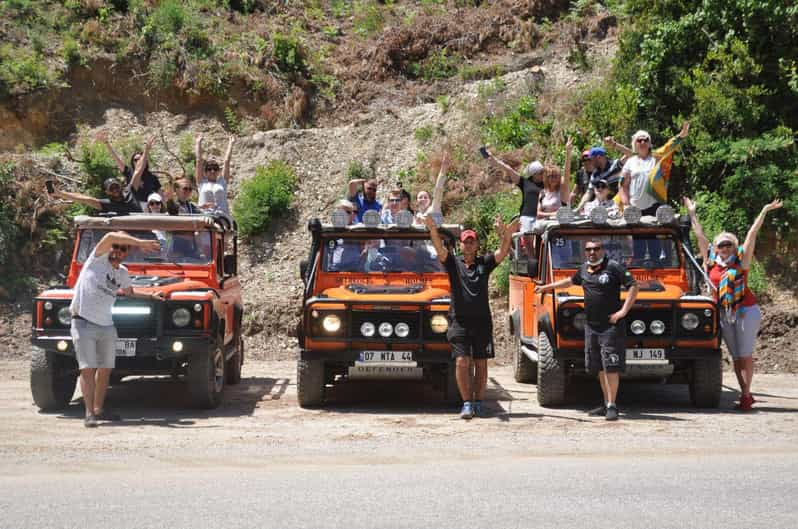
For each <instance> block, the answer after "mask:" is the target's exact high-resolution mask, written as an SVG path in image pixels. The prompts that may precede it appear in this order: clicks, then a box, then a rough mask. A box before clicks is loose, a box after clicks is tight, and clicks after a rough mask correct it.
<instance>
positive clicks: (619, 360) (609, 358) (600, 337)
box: [585, 320, 626, 374]
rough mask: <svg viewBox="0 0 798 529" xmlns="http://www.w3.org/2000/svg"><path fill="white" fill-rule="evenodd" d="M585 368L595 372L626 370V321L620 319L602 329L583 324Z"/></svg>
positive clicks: (589, 371)
mask: <svg viewBox="0 0 798 529" xmlns="http://www.w3.org/2000/svg"><path fill="white" fill-rule="evenodd" d="M585 370H586V371H587V372H588V373H592V374H596V373H598V372H599V371H602V370H604V371H606V372H607V373H623V372H624V371H625V370H626V323H625V322H624V321H623V320H621V321H619V322H618V323H617V324H615V325H610V326H609V327H607V328H606V329H604V330H602V331H597V330H594V329H592V328H591V327H590V325H589V324H585Z"/></svg>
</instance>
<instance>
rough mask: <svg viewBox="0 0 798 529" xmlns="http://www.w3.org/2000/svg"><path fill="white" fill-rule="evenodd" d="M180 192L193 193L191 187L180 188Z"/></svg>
mask: <svg viewBox="0 0 798 529" xmlns="http://www.w3.org/2000/svg"><path fill="white" fill-rule="evenodd" d="M180 190H181V191H194V188H193V187H181V188H180Z"/></svg>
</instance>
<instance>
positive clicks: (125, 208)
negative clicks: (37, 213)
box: [52, 178, 141, 215]
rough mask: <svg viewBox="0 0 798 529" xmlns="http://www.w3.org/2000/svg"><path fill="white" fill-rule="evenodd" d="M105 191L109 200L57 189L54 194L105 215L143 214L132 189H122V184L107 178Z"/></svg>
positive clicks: (56, 196)
mask: <svg viewBox="0 0 798 529" xmlns="http://www.w3.org/2000/svg"><path fill="white" fill-rule="evenodd" d="M103 191H105V194H106V196H107V197H108V198H95V197H92V196H89V195H84V194H83V193H71V192H69V191H62V190H60V189H58V188H56V189H55V190H54V192H53V194H52V195H53V196H54V197H55V198H62V199H65V200H72V201H73V202H77V203H79V204H83V205H84V206H88V207H90V208H92V209H97V210H99V211H101V212H103V213H115V214H117V215H128V214H130V213H141V206H140V205H139V202H138V200H136V198H135V197H134V196H133V193H131V191H130V187H125V188H123V187H122V183H121V182H119V180H117V179H116V178H107V179H106V180H105V182H103Z"/></svg>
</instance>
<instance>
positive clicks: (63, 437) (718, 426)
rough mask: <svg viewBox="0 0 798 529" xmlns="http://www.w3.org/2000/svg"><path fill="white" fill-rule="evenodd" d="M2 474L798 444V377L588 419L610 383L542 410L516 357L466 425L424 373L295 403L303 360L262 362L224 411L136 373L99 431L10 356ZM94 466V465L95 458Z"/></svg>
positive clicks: (649, 396) (626, 404)
mask: <svg viewBox="0 0 798 529" xmlns="http://www.w3.org/2000/svg"><path fill="white" fill-rule="evenodd" d="M0 369H2V371H3V373H4V375H5V376H4V379H5V383H4V384H2V385H0V422H2V424H3V435H2V436H0V456H2V457H0V461H2V462H0V471H1V472H2V473H7V475H17V474H19V473H23V472H25V473H27V472H31V471H36V469H40V470H41V471H52V469H54V468H62V469H68V468H70V467H74V468H76V469H77V465H81V468H84V469H85V468H91V467H92V466H94V465H113V464H114V462H115V461H119V460H120V458H121V459H124V461H125V462H126V463H128V464H129V463H131V462H135V461H137V460H147V461H148V462H153V461H157V462H162V463H163V465H165V466H167V467H168V466H171V465H176V466H186V465H190V466H196V465H203V464H206V463H207V464H211V463H213V462H219V461H225V462H227V463H230V462H232V463H237V462H240V463H241V464H246V461H248V460H251V459H252V458H260V457H268V458H271V459H269V460H270V461H282V462H297V463H301V462H303V461H305V459H307V460H311V459H312V460H313V461H324V460H325V459H326V458H330V461H333V460H334V461H338V462H340V461H342V460H354V459H357V460H358V461H360V462H368V461H369V460H374V461H380V462H383V463H384V462H386V461H388V462H390V461H396V462H397V463H398V462H401V461H406V460H408V459H413V460H418V459H423V458H430V459H435V458H437V457H440V456H442V455H443V454H444V453H445V454H447V455H448V456H449V457H451V456H453V455H454V456H456V455H457V454H464V455H469V456H470V457H478V456H479V454H485V455H487V454H494V455H495V454H497V453H504V454H508V455H509V454H526V455H532V456H538V455H539V456H547V455H554V454H557V455H561V454H601V453H603V452H605V451H606V447H607V446H622V447H624V451H625V453H662V452H663V451H667V452H676V453H694V452H701V453H712V452H715V451H717V450H724V449H726V448H728V449H734V450H738V451H739V450H740V448H741V446H745V447H748V449H750V450H762V449H765V450H767V451H779V450H782V449H794V447H795V446H796V442H798V428H797V427H796V426H798V376H796V375H786V374H779V375H761V376H758V377H757V378H756V379H755V395H756V398H757V401H758V403H757V411H756V412H752V413H748V414H743V413H740V412H737V411H735V410H734V409H733V406H734V400H735V398H736V396H737V393H736V392H735V391H734V390H733V389H732V388H733V387H734V383H733V380H731V377H729V376H727V377H726V380H725V387H724V393H723V399H722V405H721V408H720V409H718V410H696V409H693V408H692V407H690V405H689V400H688V395H687V389H686V386H663V385H641V384H631V383H626V384H623V385H622V390H621V394H620V397H619V402H620V403H621V406H622V407H621V411H622V418H621V420H620V421H619V422H617V423H609V422H607V421H605V420H604V419H603V418H593V417H588V416H587V415H586V414H585V410H586V409H587V408H589V407H591V406H592V405H594V404H595V403H596V400H597V399H596V396H597V395H598V389H597V387H596V386H595V385H593V384H586V385H584V387H581V388H580V389H579V391H578V392H577V397H578V402H574V403H572V404H569V405H567V406H564V407H561V408H556V409H551V408H549V409H547V408H541V407H540V406H538V404H537V400H536V388H535V386H534V385H526V384H518V383H516V382H515V381H514V380H513V378H512V372H511V370H510V368H509V367H506V366H492V367H491V370H490V374H489V392H488V396H487V399H486V402H487V410H488V416H487V417H485V418H480V419H474V420H473V421H470V422H467V421H463V420H461V419H459V418H458V417H457V415H456V413H455V412H456V410H455V409H454V408H452V407H451V406H447V405H445V404H443V401H442V395H441V394H440V393H438V392H436V391H434V390H432V388H431V387H429V386H427V385H423V384H420V383H408V382H402V383H400V382H395V383H376V382H375V383H363V382H359V383H350V384H348V385H342V386H341V387H337V388H334V389H333V392H332V394H331V399H330V400H331V402H330V404H329V405H328V406H327V407H326V408H324V409H319V410H303V409H301V408H299V407H298V406H297V403H296V385H295V363H294V362H289V361H282V362H275V361H270V362H262V361H255V362H250V363H248V364H246V365H245V366H244V379H243V381H242V383H241V384H240V385H238V386H235V387H228V388H227V392H226V394H225V399H224V402H223V404H222V405H221V407H220V408H219V409H217V410H212V411H199V410H192V409H190V408H187V407H186V406H187V403H186V398H185V391H184V385H183V383H181V382H172V381H170V380H168V379H165V378H164V379H152V378H151V379H135V378H133V379H126V380H125V381H123V382H122V383H120V384H119V385H117V386H114V387H112V388H111V389H110V391H109V396H108V405H109V406H112V407H113V408H114V409H115V410H116V411H118V412H119V413H120V414H121V415H122V417H123V421H122V422H119V423H104V424H102V425H101V426H100V427H99V428H97V429H96V430H89V429H87V428H85V427H84V426H83V421H82V415H83V410H82V401H81V400H80V399H79V394H78V393H76V399H75V400H74V401H73V402H72V404H71V405H70V406H69V407H68V408H67V409H65V410H64V411H63V412H60V413H52V414H45V413H40V412H38V410H37V408H36V407H35V406H34V405H33V403H32V399H31V396H30V390H29V387H28V366H27V363H26V362H25V361H23V360H5V361H0ZM86 465H88V467H87V466H86Z"/></svg>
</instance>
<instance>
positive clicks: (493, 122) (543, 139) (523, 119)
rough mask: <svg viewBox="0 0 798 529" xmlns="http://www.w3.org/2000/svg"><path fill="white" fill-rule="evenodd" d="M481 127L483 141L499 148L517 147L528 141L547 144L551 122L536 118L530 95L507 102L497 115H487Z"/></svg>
mask: <svg viewBox="0 0 798 529" xmlns="http://www.w3.org/2000/svg"><path fill="white" fill-rule="evenodd" d="M481 129H482V139H483V142H484V143H487V144H490V145H493V146H495V147H496V148H498V149H501V150H509V149H519V148H521V147H523V146H525V145H526V144H527V143H530V142H535V143H540V144H547V143H548V142H549V141H550V140H549V136H550V135H551V123H541V122H539V121H538V120H537V117H536V101H535V98H534V97H532V96H523V97H521V98H520V99H519V100H518V101H517V102H515V103H510V104H508V105H507V106H506V107H505V109H504V112H503V113H501V114H499V115H488V116H487V117H486V118H484V119H483V120H482V123H481Z"/></svg>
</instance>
